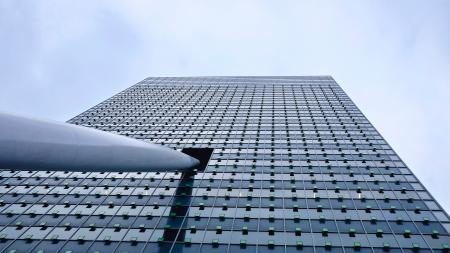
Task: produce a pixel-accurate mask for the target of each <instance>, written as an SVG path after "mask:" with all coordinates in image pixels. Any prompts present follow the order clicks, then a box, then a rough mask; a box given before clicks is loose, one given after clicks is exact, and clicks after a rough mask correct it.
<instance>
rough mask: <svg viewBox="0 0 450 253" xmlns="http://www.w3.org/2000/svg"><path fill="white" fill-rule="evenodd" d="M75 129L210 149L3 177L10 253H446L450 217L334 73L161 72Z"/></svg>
mask: <svg viewBox="0 0 450 253" xmlns="http://www.w3.org/2000/svg"><path fill="white" fill-rule="evenodd" d="M69 122H70V123H73V124H79V125H83V126H87V127H92V128H97V129H101V130H104V131H109V132H114V133H118V134H121V135H125V136H130V137H133V138H137V139H141V140H144V141H148V142H154V143H159V144H162V145H166V146H169V147H171V148H174V149H178V150H183V149H188V148H196V149H195V150H196V152H197V153H202V152H206V153H207V152H211V151H212V154H211V157H210V159H209V162H208V164H207V166H206V168H205V169H204V170H199V171H193V172H190V173H185V174H182V173H72V172H70V173H69V172H54V171H48V172H36V171H13V170H11V171H0V252H15V253H18V252H41V253H43V252H73V253H75V252H128V253H132V252H233V253H238V252H273V253H275V252H276V253H278V252H311V253H312V252H314V253H322V252H336V253H338V252H351V253H353V252H361V253H381V252H392V253H412V252H423V253H428V252H430V253H431V252H436V253H437V252H439V253H440V252H448V251H449V250H448V248H449V244H450V236H449V231H450V220H449V216H448V215H447V214H446V213H445V211H444V210H442V208H441V207H440V206H439V204H438V203H436V201H435V200H434V199H433V198H432V196H431V195H430V194H429V193H428V192H427V190H426V189H425V188H424V187H423V186H422V184H421V183H420V182H419V181H418V180H417V178H416V177H415V176H414V175H413V174H412V173H411V171H410V170H409V169H408V168H407V166H406V165H405V164H404V163H403V162H402V161H401V160H400V158H399V157H398V156H397V155H396V153H395V152H394V151H393V150H392V148H391V147H390V146H389V145H388V144H387V143H386V141H385V140H384V139H383V138H382V137H381V136H380V134H379V133H378V132H377V131H376V130H375V128H374V127H373V126H372V125H371V124H370V123H369V121H368V120H367V119H366V118H365V117H364V115H363V114H362V113H361V112H360V111H359V109H358V108H357V107H356V106H355V105H354V103H353V102H352V101H351V100H350V98H349V97H348V96H347V95H346V94H345V92H344V91H343V90H342V89H341V88H340V87H339V85H338V84H337V83H336V82H335V81H334V80H333V78H331V77H329V76H300V77H176V78H175V77H174V78H172V77H164V78H162V77H161V78H153V77H152V78H147V79H145V80H143V81H141V82H139V83H138V84H136V85H134V86H132V87H130V88H128V89H126V90H125V91H123V92H121V93H119V94H117V95H115V96H113V97H112V98H110V99H108V100H106V101H104V102H102V103H100V104H99V105H97V106H95V107H93V108H91V109H89V110H87V111H86V112H84V113H82V114H80V115H78V116H76V117H75V118H73V119H71V120H70V121H69Z"/></svg>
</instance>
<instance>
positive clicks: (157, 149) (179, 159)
mask: <svg viewBox="0 0 450 253" xmlns="http://www.w3.org/2000/svg"><path fill="white" fill-rule="evenodd" d="M198 164H199V161H198V160H197V159H195V158H193V157H190V156H188V155H186V154H183V153H181V152H178V151H176V150H172V149H170V148H167V147H164V146H161V145H157V144H150V143H146V142H143V141H139V140H136V139H132V138H128V137H124V136H120V135H115V134H112V133H108V132H104V131H100V130H95V129H91V128H87V127H82V126H76V125H72V124H68V123H59V122H51V121H44V120H37V119H30V118H26V117H21V116H15V115H10V114H6V113H0V169H22V170H62V171H81V172H84V171H98V172H103V171H104V172H110V171H118V172H127V171H185V170H189V169H192V168H193V167H195V166H197V165H198Z"/></svg>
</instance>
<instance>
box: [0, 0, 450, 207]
mask: <svg viewBox="0 0 450 253" xmlns="http://www.w3.org/2000/svg"><path fill="white" fill-rule="evenodd" d="M337 3H338V1H317V0H314V1H307V2H301V1H241V0H239V1H232V0H225V1H168V0H162V1H145V3H144V4H143V2H139V1H129V0H127V1H85V2H84V3H83V4H80V1H16V0H11V1H4V0H0V110H1V111H7V112H14V113H20V114H25V115H33V116H38V117H44V118H49V119H55V120H60V121H65V120H68V119H70V118H71V117H73V116H75V115H77V114H78V113H80V112H82V111H84V110H86V109H88V108H90V107H92V106H93V105H95V104H97V103H99V102H101V101H102V100H104V99H106V98H108V97H110V96H112V95H114V94H115V93H117V92H119V91H121V90H123V89H125V88H127V87H129V86H130V85H132V84H134V83H136V82H138V81H140V80H142V79H144V78H146V77H148V76H199V75H221V76H223V75H332V76H333V77H334V78H335V80H336V81H337V82H338V83H339V84H340V85H341V86H342V87H343V89H344V90H345V91H346V92H347V93H348V94H349V95H350V97H351V98H352V99H353V101H354V102H355V103H356V104H357V105H358V107H359V108H360V109H361V110H362V111H363V113H364V114H365V115H366V116H367V117H368V118H369V120H370V121H371V122H372V123H373V124H374V125H375V127H376V128H377V129H378V130H379V131H380V132H381V134H382V135H383V136H384V137H385V138H386V139H387V141H388V142H389V143H390V144H391V145H392V146H393V148H394V149H395V150H396V151H397V153H399V155H400V156H401V157H402V159H403V160H404V161H405V162H406V164H407V165H408V166H409V167H410V168H411V169H412V170H413V172H414V173H415V174H416V175H417V176H418V177H419V179H420V180H421V181H422V182H423V183H424V184H425V186H426V187H427V188H428V189H429V190H430V192H431V193H432V195H433V196H434V197H435V198H436V199H437V200H438V201H439V202H440V203H441V204H442V205H443V206H444V207H445V208H446V210H450V197H449V194H448V184H449V182H450V1H446V0H442V1H411V0H408V1H391V0H388V1H360V0H355V1H339V4H337Z"/></svg>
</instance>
